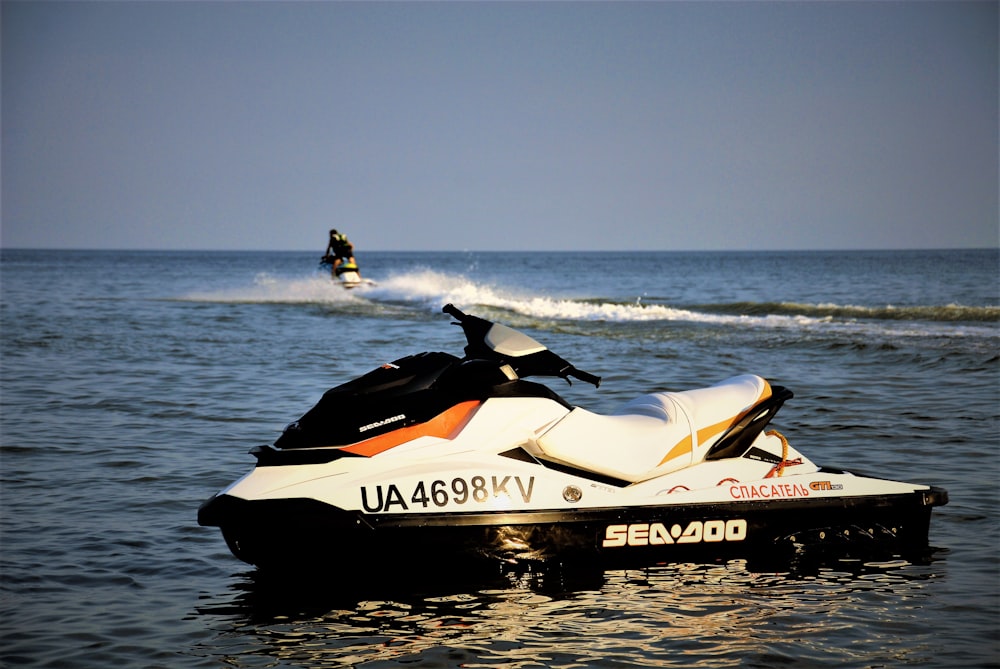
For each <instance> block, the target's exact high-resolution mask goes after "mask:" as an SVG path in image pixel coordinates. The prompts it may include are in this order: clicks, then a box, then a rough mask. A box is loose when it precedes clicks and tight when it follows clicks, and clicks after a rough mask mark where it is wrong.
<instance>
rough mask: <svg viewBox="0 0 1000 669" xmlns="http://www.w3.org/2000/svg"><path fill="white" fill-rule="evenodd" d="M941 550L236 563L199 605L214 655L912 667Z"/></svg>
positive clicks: (516, 663)
mask: <svg viewBox="0 0 1000 669" xmlns="http://www.w3.org/2000/svg"><path fill="white" fill-rule="evenodd" d="M942 570H943V563H942V562H941V561H940V559H931V558H928V559H926V560H923V561H920V562H914V561H910V560H902V559H897V560H888V561H882V562H862V561H840V562H837V563H835V564H830V565H811V566H809V567H807V568H805V569H800V568H798V566H796V568H794V569H788V568H786V569H785V570H783V571H763V570H760V569H759V568H758V567H756V566H755V565H751V564H748V563H747V562H746V561H743V560H734V561H730V562H727V563H725V564H708V565H705V564H669V565H658V566H653V567H646V568H641V569H620V570H609V571H603V572H587V571H580V570H573V571H567V570H564V569H548V570H546V571H530V570H522V571H516V572H514V571H511V572H506V573H500V572H499V571H498V572H496V573H494V574H490V575H483V574H477V575H476V576H475V579H474V580H470V578H465V577H456V578H454V579H451V581H450V582H449V580H447V579H446V580H443V581H442V580H437V579H435V580H433V581H430V580H421V579H416V580H411V579H397V578H391V577H389V578H385V577H383V578H375V577H369V578H370V579H371V580H369V582H368V583H359V580H358V579H357V578H352V576H351V575H347V576H345V577H344V578H343V581H345V582H339V583H338V582H335V581H332V580H327V581H324V582H317V581H314V580H310V581H308V582H306V581H301V580H298V581H296V580H291V579H273V578H265V577H263V576H262V575H261V574H259V573H257V572H247V573H244V574H242V575H240V577H239V580H238V581H237V582H236V583H235V585H234V589H233V592H232V593H230V595H228V596H219V597H216V598H213V599H209V600H206V601H205V602H203V605H202V606H201V607H200V608H199V614H200V615H201V616H203V617H205V618H206V619H208V620H210V621H211V623H212V626H213V628H214V629H215V630H217V635H216V637H215V638H214V639H213V641H212V643H211V644H208V645H204V646H203V647H201V648H199V649H198V653H199V654H203V655H207V656H209V657H212V658H215V659H217V660H219V661H221V662H223V663H225V664H226V665H227V666H234V667H251V666H253V667H260V666H309V667H345V666H352V667H353V666H381V665H382V664H384V663H392V664H396V663H400V662H417V661H419V663H420V665H421V666H449V667H452V666H458V665H462V666H480V667H482V666H504V667H521V666H533V667H537V666H541V665H544V666H580V665H584V666H622V665H630V666H692V665H694V664H697V665H698V666H699V667H715V666H735V665H740V666H770V665H773V664H775V663H776V662H785V661H788V660H790V659H794V660H795V661H797V662H808V663H812V664H820V665H822V664H829V665H831V666H871V665H873V664H885V665H891V666H898V665H901V664H902V665H905V664H915V665H919V664H923V663H925V662H926V661H927V660H928V658H930V657H932V656H933V652H934V651H933V648H934V643H935V642H934V632H935V630H934V626H933V623H932V622H931V621H928V620H926V619H924V617H922V616H921V607H922V605H923V603H924V601H925V600H926V598H927V597H928V595H927V594H926V592H925V589H926V588H927V587H928V583H930V582H932V581H933V580H934V579H935V578H937V577H938V576H940V574H941V571H942Z"/></svg>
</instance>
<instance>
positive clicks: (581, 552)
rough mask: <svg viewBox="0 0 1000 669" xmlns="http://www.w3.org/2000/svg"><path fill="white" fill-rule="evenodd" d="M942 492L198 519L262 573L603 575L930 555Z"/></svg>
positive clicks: (310, 505) (247, 511)
mask: <svg viewBox="0 0 1000 669" xmlns="http://www.w3.org/2000/svg"><path fill="white" fill-rule="evenodd" d="M946 502H947V493H946V492H945V491H944V490H941V489H939V488H931V489H930V490H928V491H923V492H914V493H908V494H901V495H885V496H865V497H842V498H819V499H817V498H814V499H809V500H771V501H767V502H759V501H755V502H730V503H725V504H689V505H664V506H655V507H651V506H647V507H634V508H613V509H608V508H606V509H593V510H589V509H585V510H579V511H571V512H567V511H533V512H517V513H506V512H494V513H477V514H455V513H452V514H419V515H417V514H379V515H369V514H364V513H359V512H349V511H343V510H340V509H336V508H334V507H331V506H328V505H326V504H322V503H320V502H316V501H313V500H306V499H289V500H273V501H270V500H269V501H246V500H242V499H238V498H235V497H231V496H228V495H220V496H218V497H214V498H212V499H211V500H209V501H208V502H206V503H205V504H204V505H203V506H202V508H201V509H200V510H199V514H198V522H199V523H200V524H201V525H210V526H218V527H220V528H221V529H222V532H223V536H224V537H225V539H226V542H227V544H228V545H229V548H230V550H231V551H232V552H233V554H234V555H235V556H236V557H238V558H240V559H241V560H243V561H245V562H248V563H250V564H253V565H256V566H258V567H261V568H264V569H269V568H289V567H294V568H323V569H328V568H345V567H346V568H376V569H377V568H379V567H381V566H393V565H395V566H398V565H399V564H400V563H401V561H402V562H406V563H408V564H409V565H419V564H421V563H426V564H433V565H435V566H437V567H440V566H441V565H442V564H451V563H454V564H459V563H461V562H463V561H469V560H475V561H492V562H497V561H499V562H508V563H509V562H543V563H544V562H551V561H559V562H573V561H582V562H585V563H587V564H591V565H593V564H601V565H607V566H614V565H621V564H635V563H643V562H645V563H648V564H653V563H657V562H706V561H716V560H721V559H731V558H735V557H745V558H749V559H753V558H760V557H768V558H774V557H779V556H789V557H791V556H795V555H801V554H803V553H813V554H822V555H824V556H826V555H830V556H832V555H834V554H835V555H838V556H844V555H851V556H861V555H866V554H871V553H875V552H879V553H883V552H886V551H890V552H896V553H899V552H905V551H907V550H913V549H921V548H926V546H927V538H928V528H929V524H930V514H931V509H932V507H934V506H938V505H941V504H945V503H946Z"/></svg>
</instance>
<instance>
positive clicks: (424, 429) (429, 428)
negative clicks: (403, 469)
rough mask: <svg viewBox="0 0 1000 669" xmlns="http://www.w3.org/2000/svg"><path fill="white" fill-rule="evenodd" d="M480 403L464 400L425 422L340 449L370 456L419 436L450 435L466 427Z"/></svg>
mask: <svg viewBox="0 0 1000 669" xmlns="http://www.w3.org/2000/svg"><path fill="white" fill-rule="evenodd" d="M479 404H480V403H479V401H478V400H470V401H468V402H462V403H461V404H456V405H455V406H453V407H451V408H450V409H448V410H447V411H443V412H441V413H439V414H438V415H436V416H434V418H431V419H430V420H429V421H426V422H424V423H419V424H417V425H410V426H409V427H401V428H399V429H398V430H393V431H392V432H387V433H386V434H380V435H378V436H377V437H372V438H371V439H365V440H364V441H359V442H358V443H356V444H351V445H350V446H344V447H343V448H341V449H340V450H342V451H347V452H348V453H354V454H355V455H363V456H365V457H366V458H370V457H372V456H373V455H378V454H379V453H381V452H383V451H387V450H389V449H390V448H392V447H394V446H399V445H400V444H403V443H406V442H407V441H412V440H413V439H416V438H417V437H441V438H446V437H450V436H451V435H452V434H453V433H454V432H456V431H457V429H458V428H461V427H465V424H466V423H467V422H468V421H469V419H470V418H471V417H472V414H473V413H474V412H475V410H476V408H477V407H478V406H479Z"/></svg>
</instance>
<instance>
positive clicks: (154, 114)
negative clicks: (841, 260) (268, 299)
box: [0, 1, 1000, 252]
mask: <svg viewBox="0 0 1000 669" xmlns="http://www.w3.org/2000/svg"><path fill="white" fill-rule="evenodd" d="M998 29H1000V26H998V4H997V3H996V2H973V3H962V2H898V3H895V2H873V3H863V2H831V3H825V2H736V3H728V2H727V3H721V2H720V3H715V2H707V3H688V2H662V3H660V2H646V3H599V2H588V3H575V2H537V3H480V2H468V3H460V2H455V3H450V2H449V3H419V2H418V3H341V2H302V3H298V2H253V3H235V2H211V3H209V2H204V3H202V2H131V3H130V2H124V3H122V2H66V3H62V2H26V3H21V2H7V1H5V2H3V4H2V58H3V72H2V75H3V78H2V86H3V90H2V94H3V97H2V124H3V136H2V221H0V243H2V245H3V246H4V247H8V248H14V247H32V248H111V249H289V250H309V249H311V250H318V251H321V250H322V249H323V248H324V246H325V243H326V232H327V230H328V229H329V228H330V227H336V228H339V229H340V230H342V231H344V232H347V233H348V234H349V235H350V237H351V239H352V241H354V242H355V244H356V245H357V246H358V248H359V251H361V252H363V251H364V250H365V249H372V250H403V249H415V250H463V249H471V250H488V249H496V250H531V249H540V250H564V249H565V250H576V249H608V250H630V249H667V250H669V249H684V250H687V249H709V250H715V249H735V250H744V249H746V250H756V249H853V248H878V249H883V248H937V247H942V248H951V247H982V246H997V245H998V236H1000V223H998V196H997V192H998V179H1000V177H998V168H997V164H998V140H997V137H998V111H997V110H998V48H997V43H998Z"/></svg>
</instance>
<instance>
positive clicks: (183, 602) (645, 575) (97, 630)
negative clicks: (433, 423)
mask: <svg viewBox="0 0 1000 669" xmlns="http://www.w3.org/2000/svg"><path fill="white" fill-rule="evenodd" d="M313 255H314V254H307V253H124V252H31V251H10V250H5V251H3V255H2V258H0V260H2V262H0V271H2V275H0V290H2V304H0V318H2V321H0V325H2V330H0V332H2V340H0V346H2V348H0V353H2V358H0V363H2V368H0V373H2V377H0V380H2V387H0V403H2V404H0V409H2V411H0V504H2V507H0V639H2V642H0V665H2V666H11V667H19V666H30V667H109V666H136V667H220V666H232V667H321V666H338V667H347V666H351V667H354V666H364V667H390V666H400V665H406V666H427V667H436V666H437V667H453V666H465V667H501V666H502V667H542V666H544V667H574V666H577V667H582V666H587V667H600V666H607V667H613V666H658V667H660V666H685V667H687V666H699V667H722V666H725V667H733V666H740V667H758V666H759V667H773V666H776V665H783V664H784V665H791V666H830V667H897V666H914V667H928V666H929V667H959V666H977V667H980V666H1000V662H998V653H1000V646H998V642H997V638H998V636H1000V569H998V560H997V547H998V546H1000V532H998V524H997V521H996V517H995V514H996V510H997V502H998V494H997V490H996V487H997V481H998V480H1000V458H998V451H1000V449H998V446H1000V443H998V441H1000V439H998V435H1000V421H998V414H1000V408H998V407H1000V328H998V325H1000V295H998V292H1000V276H998V255H997V252H996V251H995V250H993V251H947V252H919V253H918V252H909V253H908V252H897V253H874V252H872V253H861V252H857V253H847V254H834V253H773V254H739V253H729V254H727V253H676V254H671V253H648V254H643V253H637V254H625V255H615V254H526V255H521V256H507V255H503V254H475V253H445V254H431V253H422V254H417V253H413V254H391V253H371V254H365V255H364V256H363V257H362V258H360V260H362V262H363V263H364V264H363V270H364V272H365V274H366V276H368V277H370V278H372V279H375V280H376V281H377V285H376V286H373V287H366V288H363V289H358V290H355V291H351V292H348V291H344V290H342V289H341V288H339V287H338V286H335V285H332V284H331V282H330V280H329V279H328V278H327V277H326V276H323V275H321V274H319V273H317V271H316V265H315V261H316V258H315V257H313ZM446 302H454V303H455V304H456V305H458V306H459V307H461V308H462V309H464V310H466V311H469V312H472V313H478V314H480V315H484V316H487V317H490V318H496V319H498V320H501V321H503V322H506V323H508V324H510V325H512V326H514V327H518V328H522V329H524V330H525V331H527V332H528V333H529V334H531V335H532V336H534V337H535V338H537V339H539V340H540V341H542V342H544V343H545V344H547V345H548V346H549V347H550V348H552V349H553V350H555V351H556V352H557V353H559V354H560V355H562V356H563V357H565V358H567V359H569V360H570V361H572V362H573V363H575V364H576V365H577V366H578V367H580V368H582V369H585V370H587V371H591V372H594V373H596V374H599V375H601V376H602V377H603V378H604V382H603V383H602V385H601V388H600V389H599V390H594V389H593V388H592V387H590V386H587V385H586V384H576V385H574V386H572V387H567V386H565V385H558V386H555V387H556V389H557V390H558V391H559V392H560V393H561V394H562V395H563V396H564V397H566V398H567V399H569V400H570V401H571V402H574V403H578V404H581V405H583V406H586V407H587V408H589V409H591V410H595V411H609V410H613V409H614V408H615V407H616V406H618V405H619V404H620V403H622V402H623V401H626V400H628V399H629V398H631V397H633V396H634V395H636V394H639V393H643V392H648V391H652V390H681V389H685V388H690V387H696V386H700V385H707V384H710V383H714V382H716V381H718V380H720V379H722V378H725V377H727V376H729V375H731V374H735V373H741V372H755V373H759V374H761V375H763V376H766V377H768V378H769V379H771V380H772V381H774V382H776V383H780V384H781V385H785V386H788V387H789V388H791V389H792V390H793V391H794V392H795V395H796V396H795V398H794V399H793V400H791V401H790V402H789V403H788V404H787V405H786V406H785V408H783V409H782V412H781V413H780V414H779V416H778V418H777V421H776V422H777V423H778V424H779V427H780V429H781V430H782V432H783V433H784V434H786V435H787V436H788V437H789V439H790V440H792V442H793V443H794V444H795V445H796V446H797V447H798V448H800V449H801V450H803V451H804V452H805V453H806V454H807V455H808V456H809V457H810V458H812V459H813V460H815V461H817V462H819V463H821V464H827V465H831V466H835V467H850V468H853V469H857V470H860V471H863V472H867V473H873V474H878V475H882V476H885V477H888V478H895V479H900V480H907V481H915V482H921V483H930V484H934V485H939V486H942V487H945V488H947V489H948V491H949V493H950V498H951V501H950V503H949V504H948V505H947V506H945V507H941V508H938V509H935V511H934V515H933V518H932V521H931V535H930V543H931V547H930V550H929V551H928V552H927V553H926V554H925V555H920V556H905V557H904V556H897V557H892V556H889V557H887V558H886V559H880V560H879V561H876V562H855V561H843V560H841V561H838V560H830V561H823V560H819V561H813V560H810V561H809V563H795V564H775V563H774V562H772V561H769V560H767V559H766V558H767V556H761V559H760V560H753V561H750V562H746V561H730V562H725V563H719V564H704V565H694V564H654V565H637V566H636V567H635V568H634V569H629V570H609V571H600V570H593V569H588V568H587V566H586V565H564V566H563V567H561V568H557V567H552V568H550V569H545V570H539V569H538V568H527V567H512V568H510V569H508V570H501V569H499V568H498V569H497V570H496V572H490V573H487V574H474V575H469V576H462V575H458V574H454V575H450V576H449V577H447V578H441V577H438V576H431V575H427V574H420V573H412V572H411V571H410V570H407V569H406V563H407V559H408V557H412V556H413V555H414V553H415V552H417V551H423V552H428V551H431V552H432V551H433V547H432V546H400V547H399V561H400V569H399V572H398V573H392V574H386V573H376V574H344V573H338V572H336V571H335V570H331V571H330V572H329V573H325V574H311V575H308V578H302V576H303V575H301V574H299V575H290V576H294V577H295V578H287V579H279V578H276V577H265V575H262V574H259V573H258V572H257V571H256V570H254V569H253V568H251V567H249V566H248V565H245V564H243V563H241V562H239V561H237V560H236V559H235V558H233V557H232V555H231V554H230V553H229V551H228V549H227V548H226V546H225V544H224V542H223V541H222V538H221V536H220V535H219V534H218V531H217V530H215V529H214V528H202V527H199V526H198V525H197V522H196V519H195V517H196V513H197V508H198V506H199V505H200V504H201V502H203V501H204V500H205V499H207V498H208V497H209V496H210V495H212V494H213V493H214V492H216V491H217V490H218V489H220V488H221V487H223V486H225V485H226V484H228V483H229V482H231V481H232V480H234V479H235V478H237V477H238V476H240V475H242V474H243V473H244V472H246V471H248V470H249V469H250V467H252V465H253V458H252V457H250V456H248V455H247V450H248V449H249V448H250V447H252V446H255V445H258V444H262V443H269V442H271V441H273V439H274V438H275V437H276V436H277V434H278V433H279V432H280V430H281V429H282V427H283V426H284V425H285V424H286V423H288V422H289V421H291V420H294V419H295V418H297V417H298V416H299V415H301V414H302V413H303V412H304V411H305V410H306V409H308V408H309V407H310V406H312V404H313V403H315V401H316V400H317V399H318V398H319V396H320V395H321V394H322V393H323V391H324V390H326V389H327V388H329V387H331V386H333V385H336V384H338V383H341V382H343V381H345V380H347V379H349V378H351V377H353V376H357V375H359V374H361V373H364V372H366V371H368V370H370V369H371V368H373V367H375V366H377V365H378V364H381V363H382V362H384V361H387V360H391V359H394V358H397V357H400V356H401V355H404V354H408V353H414V352H418V351H422V350H445V351H451V352H456V353H457V352H459V351H460V348H461V346H462V344H463V343H464V339H463V338H462V336H461V332H460V331H459V330H458V329H457V328H454V327H451V326H449V325H448V321H449V319H448V318H447V317H446V316H443V315H441V314H440V307H441V305H443V304H444V303H446Z"/></svg>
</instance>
